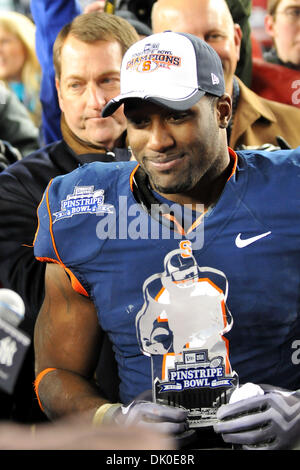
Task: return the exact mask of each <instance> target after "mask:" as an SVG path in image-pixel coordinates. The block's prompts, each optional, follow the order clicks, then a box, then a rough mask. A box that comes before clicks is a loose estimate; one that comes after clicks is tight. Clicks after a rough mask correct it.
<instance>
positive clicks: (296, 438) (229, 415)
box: [214, 385, 300, 450]
mask: <svg viewBox="0 0 300 470" xmlns="http://www.w3.org/2000/svg"><path fill="white" fill-rule="evenodd" d="M260 387H261V388H262V390H263V392H264V393H263V394H261V395H256V396H251V397H248V398H246V399H242V400H240V401H237V402H235V403H233V404H227V405H223V406H221V407H220V408H219V410H218V412H217V418H218V420H219V421H218V422H217V423H216V424H215V425H214V430H215V432H216V433H221V434H222V438H223V440H224V441H225V442H228V443H232V444H238V445H240V446H241V447H242V448H243V449H245V450H252V449H254V450H280V449H297V448H299V449H300V447H299V446H300V391H296V392H291V391H288V390H283V389H279V388H276V387H271V386H269V385H260Z"/></svg>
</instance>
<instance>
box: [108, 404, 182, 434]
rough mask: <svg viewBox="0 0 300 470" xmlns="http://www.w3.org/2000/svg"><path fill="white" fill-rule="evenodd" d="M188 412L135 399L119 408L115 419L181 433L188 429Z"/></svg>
mask: <svg viewBox="0 0 300 470" xmlns="http://www.w3.org/2000/svg"><path fill="white" fill-rule="evenodd" d="M187 414H188V411H187V410H184V409H181V408H174V407H173V406H166V405H159V404H158V403H152V402H150V401H145V400H133V401H132V402H131V403H129V405H128V406H124V405H122V406H120V407H119V408H117V410H116V411H115V413H114V415H113V421H115V422H116V423H117V424H120V425H123V426H130V425H133V424H138V425H143V426H145V427H147V428H148V429H150V430H153V431H155V430H156V431H157V432H161V433H166V434H180V433H182V432H184V431H186V430H187V429H188V423H187Z"/></svg>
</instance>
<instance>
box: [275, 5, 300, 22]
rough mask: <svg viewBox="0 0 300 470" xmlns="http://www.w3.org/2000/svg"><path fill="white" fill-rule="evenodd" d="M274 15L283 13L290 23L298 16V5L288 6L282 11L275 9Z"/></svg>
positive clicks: (297, 18)
mask: <svg viewBox="0 0 300 470" xmlns="http://www.w3.org/2000/svg"><path fill="white" fill-rule="evenodd" d="M276 15H284V16H285V17H286V18H287V20H288V21H289V22H290V23H294V22H296V21H297V20H299V18H300V6H299V7H290V8H287V9H286V10H284V11H277V12H276V13H275V16H276Z"/></svg>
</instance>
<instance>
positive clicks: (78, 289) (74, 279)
mask: <svg viewBox="0 0 300 470" xmlns="http://www.w3.org/2000/svg"><path fill="white" fill-rule="evenodd" d="M52 181H53V180H51V181H50V183H49V185H48V188H47V191H46V193H45V195H44V196H43V198H42V200H41V202H40V204H39V207H40V205H41V203H42V201H43V199H44V197H46V204H47V210H48V216H49V232H50V236H51V241H52V245H53V249H54V252H55V254H56V257H57V260H55V259H52V258H46V257H45V258H44V257H36V259H37V260H39V261H42V262H47V263H56V264H59V265H60V266H62V267H63V269H64V270H65V271H66V272H67V273H68V275H69V277H70V279H71V285H72V287H73V289H74V290H75V291H76V292H78V293H79V294H81V295H84V296H85V297H89V294H88V293H87V291H86V290H85V288H84V287H83V285H82V284H81V283H80V282H79V280H78V279H77V277H76V276H75V275H74V274H73V272H72V271H71V270H70V269H69V268H67V266H65V264H64V263H63V262H62V260H61V258H60V256H59V253H58V250H57V247H56V243H55V239H54V234H53V223H52V215H51V211H50V203H49V189H50V186H51V184H52ZM39 228H40V221H39V217H38V228H37V231H36V234H35V237H34V243H35V241H36V237H37V234H38V230H39Z"/></svg>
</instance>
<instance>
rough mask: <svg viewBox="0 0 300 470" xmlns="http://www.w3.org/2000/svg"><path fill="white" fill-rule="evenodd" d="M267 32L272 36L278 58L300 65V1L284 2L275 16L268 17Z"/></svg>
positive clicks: (283, 0) (286, 0) (266, 22)
mask: <svg viewBox="0 0 300 470" xmlns="http://www.w3.org/2000/svg"><path fill="white" fill-rule="evenodd" d="M265 25H266V30H267V32H268V33H269V34H270V35H271V36H272V38H273V41H274V43H275V47H276V50H277V54H278V57H279V58H280V59H281V60H282V61H283V62H292V63H293V64H295V65H300V0H282V1H281V2H280V3H279V5H278V7H277V9H276V13H275V16H274V17H272V16H269V15H268V16H267V17H266V20H265Z"/></svg>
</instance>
